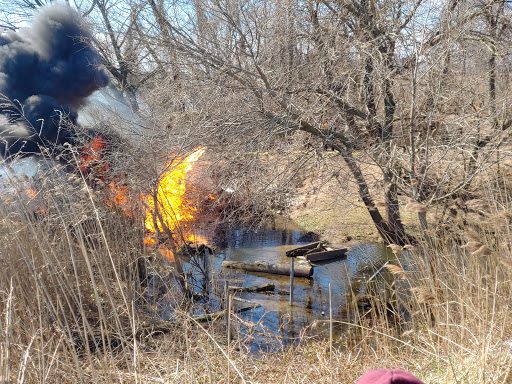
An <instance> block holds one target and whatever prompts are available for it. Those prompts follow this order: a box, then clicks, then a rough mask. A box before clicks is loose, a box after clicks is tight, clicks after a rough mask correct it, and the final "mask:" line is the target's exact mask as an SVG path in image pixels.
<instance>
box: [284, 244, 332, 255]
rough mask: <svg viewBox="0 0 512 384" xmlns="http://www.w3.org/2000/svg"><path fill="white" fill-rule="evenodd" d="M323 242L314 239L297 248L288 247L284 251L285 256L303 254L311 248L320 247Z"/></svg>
mask: <svg viewBox="0 0 512 384" xmlns="http://www.w3.org/2000/svg"><path fill="white" fill-rule="evenodd" d="M323 244H324V242H323V241H315V242H314V243H311V244H306V245H303V246H301V247H298V248H294V249H290V250H289V251H286V256H288V257H297V256H304V254H305V253H306V252H308V251H310V250H312V249H315V248H320V247H322V246H323Z"/></svg>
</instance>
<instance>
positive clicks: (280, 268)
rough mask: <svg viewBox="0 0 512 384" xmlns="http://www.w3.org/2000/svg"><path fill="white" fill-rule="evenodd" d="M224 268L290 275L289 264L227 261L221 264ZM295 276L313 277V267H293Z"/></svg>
mask: <svg viewBox="0 0 512 384" xmlns="http://www.w3.org/2000/svg"><path fill="white" fill-rule="evenodd" d="M222 267H224V268H236V269H242V270H244V271H247V272H264V273H273V274H278V275H290V265H289V264H270V263H267V262H264V261H256V262H254V263H246V262H242V261H228V260H225V261H223V262H222ZM294 274H295V276H298V277H311V276H313V267H312V266H310V265H300V264H299V265H295V273H294Z"/></svg>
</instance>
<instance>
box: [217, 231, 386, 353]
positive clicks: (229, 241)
mask: <svg viewBox="0 0 512 384" xmlns="http://www.w3.org/2000/svg"><path fill="white" fill-rule="evenodd" d="M219 238H220V239H221V241H220V242H219V241H217V244H216V252H215V254H214V255H210V257H209V259H208V270H209V277H210V279H211V280H213V281H216V282H217V283H218V285H220V284H222V282H224V281H226V280H227V281H228V282H229V285H231V286H256V285H263V284H268V283H273V284H275V291H274V292H267V293H246V292H240V293H237V294H236V297H237V298H240V299H242V300H243V301H241V302H240V301H235V308H240V307H244V306H248V305H250V303H252V304H259V305H260V307H258V308H255V309H253V310H251V311H248V312H243V313H239V314H237V316H238V317H239V318H240V319H242V320H243V321H245V322H247V323H253V324H257V326H256V327H255V328H253V330H252V333H251V334H252V335H254V346H253V347H254V348H257V349H258V348H259V349H261V348H266V347H268V348H275V347H276V345H275V343H271V344H274V345H269V344H268V338H267V341H266V344H265V343H264V344H262V343H261V342H260V341H261V340H258V339H259V338H258V335H263V334H265V335H267V336H268V335H275V336H280V337H276V338H275V339H276V343H282V344H289V343H294V342H295V341H296V340H297V338H298V337H299V336H300V335H301V333H302V332H303V330H305V329H307V328H308V327H309V329H310V332H308V334H316V335H318V334H320V335H322V334H324V335H325V332H326V329H327V322H325V323H323V322H321V321H320V322H318V321H317V320H328V319H329V283H330V284H331V291H332V308H333V318H334V319H339V320H346V319H344V318H343V311H342V308H343V304H344V303H345V298H346V291H347V290H348V289H351V290H352V291H354V293H356V294H363V293H364V287H365V284H364V283H363V281H364V278H368V277H370V276H371V275H373V274H374V272H375V271H376V270H378V269H379V268H380V267H381V266H382V265H383V264H384V263H385V262H386V261H389V260H392V259H394V255H393V253H392V252H391V251H390V250H389V249H387V248H385V247H384V246H383V245H381V244H375V243H357V244H351V245H348V248H349V252H348V255H347V257H346V258H338V259H334V260H332V261H327V262H317V263H315V264H314V265H315V268H314V274H313V277H312V278H309V279H308V278H300V277H299V278H297V277H296V278H295V282H294V301H293V305H292V306H290V305H289V295H288V293H289V291H290V277H289V276H284V275H274V274H272V275H271V274H264V273H246V272H243V271H238V270H232V269H223V268H222V267H221V263H222V261H224V260H235V261H246V262H254V261H267V262H270V263H290V259H289V258H288V257H286V255H285V252H286V251H288V250H290V249H293V248H295V247H297V246H300V245H303V244H307V243H310V242H311V240H312V239H311V238H308V237H307V236H304V233H303V232H301V231H300V230H298V229H293V228H290V227H288V228H284V229H265V230H260V231H250V230H230V231H224V232H223V233H222V236H221V237H217V239H219ZM338 246H340V247H343V246H345V247H346V245H343V244H340V245H338ZM248 302H250V303H248ZM315 321H317V324H323V325H321V326H318V327H314V329H311V325H312V324H314V323H315ZM260 339H262V340H263V338H260ZM277 340H279V341H278V342H277Z"/></svg>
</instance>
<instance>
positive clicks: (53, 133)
mask: <svg viewBox="0 0 512 384" xmlns="http://www.w3.org/2000/svg"><path fill="white" fill-rule="evenodd" d="M91 40H92V33H91V31H90V30H89V29H88V28H87V26H86V25H85V24H84V21H83V20H82V19H81V17H80V16H79V15H78V13H77V12H76V11H74V10H73V9H72V8H71V7H69V6H67V5H60V4H59V5H51V6H47V7H44V8H41V9H40V10H39V11H38V12H37V13H36V16H35V18H34V20H33V22H32V24H31V27H27V28H21V29H20V30H19V31H18V32H8V33H5V34H3V35H0V156H2V157H4V158H7V157H9V156H11V155H14V154H17V153H21V154H24V155H28V154H35V153H39V152H40V147H41V146H47V145H51V144H62V143H64V142H66V141H67V140H68V139H69V138H70V136H71V131H70V129H69V128H68V126H67V125H66V124H64V123H63V121H65V120H66V119H67V120H68V121H69V122H71V123H73V124H74V123H76V121H77V117H78V110H79V108H80V107H81V106H83V105H84V104H85V101H86V98H87V97H88V96H90V95H91V94H92V93H93V92H94V91H96V90H98V89H99V88H101V87H104V86H106V85H107V84H108V82H109V80H108V76H107V74H106V72H105V70H104V69H103V68H102V66H101V60H100V57H99V55H98V54H97V52H96V51H95V50H94V49H93V48H92V47H91V45H90V41H91ZM63 117H65V119H62V118H63ZM68 125H69V124H68Z"/></svg>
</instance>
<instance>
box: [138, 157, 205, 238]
mask: <svg viewBox="0 0 512 384" xmlns="http://www.w3.org/2000/svg"><path fill="white" fill-rule="evenodd" d="M205 150H206V149H205V148H198V149H196V150H195V151H194V152H193V153H192V154H190V155H189V156H187V157H182V158H179V159H174V160H172V161H170V162H169V163H168V164H167V167H166V168H167V169H169V170H168V171H167V172H165V173H164V174H163V175H162V177H161V178H160V181H159V182H158V186H157V188H156V189H155V190H153V191H152V192H151V194H149V195H147V196H145V197H144V200H145V202H146V205H147V207H148V210H147V213H146V217H145V226H146V229H147V230H148V231H149V232H150V233H156V232H157V230H158V232H165V231H164V228H167V229H169V231H170V232H171V233H173V234H174V233H176V232H178V231H179V230H181V229H182V228H183V226H186V224H187V223H188V222H190V221H192V220H193V219H194V212H195V211H196V210H197V208H195V207H194V206H193V205H192V204H190V202H189V201H187V199H186V197H185V193H186V191H187V186H186V183H185V178H186V175H187V172H188V171H190V170H191V169H192V167H193V164H194V163H195V162H196V161H197V160H198V159H199V158H200V157H201V156H202V154H203V153H204V151H205ZM155 198H156V199H155ZM170 240H171V239H170ZM184 240H185V241H197V238H196V237H195V236H193V235H190V234H187V235H186V237H185V238H184ZM152 241H154V240H146V243H147V244H148V243H151V242H152ZM171 241H172V240H171Z"/></svg>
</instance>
